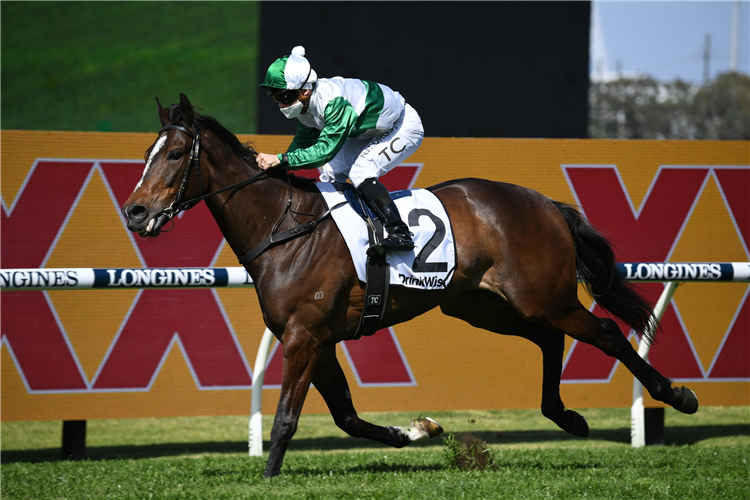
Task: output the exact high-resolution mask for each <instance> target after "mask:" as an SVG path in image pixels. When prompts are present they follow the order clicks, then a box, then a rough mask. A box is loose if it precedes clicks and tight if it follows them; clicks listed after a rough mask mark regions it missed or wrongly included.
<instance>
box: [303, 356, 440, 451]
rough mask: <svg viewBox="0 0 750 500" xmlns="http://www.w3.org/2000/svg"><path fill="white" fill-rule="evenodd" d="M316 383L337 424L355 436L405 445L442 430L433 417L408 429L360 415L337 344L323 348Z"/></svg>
mask: <svg viewBox="0 0 750 500" xmlns="http://www.w3.org/2000/svg"><path fill="white" fill-rule="evenodd" d="M312 382H313V385H314V386H315V388H316V389H317V390H318V392H320V395H321V396H323V399H324V400H325V402H326V404H327V405H328V409H329V410H330V411H331V416H332V417H333V420H334V422H336V425H337V426H338V427H339V428H341V430H343V431H344V432H346V433H347V434H349V435H350V436H352V437H358V438H367V439H371V440H373V441H377V442H379V443H383V444H387V445H389V446H394V447H396V448H402V447H404V446H406V445H408V444H409V443H411V442H412V441H417V440H420V439H424V438H432V437H435V436H437V435H439V434H440V433H442V428H441V427H440V426H439V425H437V423H435V422H434V421H432V420H430V419H419V420H416V421H413V422H412V427H411V428H410V429H404V428H401V427H393V426H388V427H381V426H379V425H374V424H371V423H369V422H366V421H364V420H362V419H361V418H359V416H357V411H356V410H355V409H354V405H353V404H352V396H351V393H350V392H349V384H348V383H347V381H346V376H345V375H344V371H343V370H342V369H341V365H340V364H339V361H338V359H337V358H336V346H335V345H330V346H326V347H324V348H323V352H322V353H321V355H320V358H319V359H318V364H317V366H316V368H315V374H314V375H313V380H312Z"/></svg>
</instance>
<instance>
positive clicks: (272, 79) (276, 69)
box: [260, 56, 289, 89]
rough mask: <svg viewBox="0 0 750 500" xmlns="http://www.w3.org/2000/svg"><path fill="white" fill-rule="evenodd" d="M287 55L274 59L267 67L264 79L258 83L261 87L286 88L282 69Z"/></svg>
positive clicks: (287, 57) (284, 67)
mask: <svg viewBox="0 0 750 500" xmlns="http://www.w3.org/2000/svg"><path fill="white" fill-rule="evenodd" d="M288 59H289V56H284V57H280V58H278V59H276V60H275V61H274V62H273V64H271V65H270V66H269V67H268V71H267V72H266V79H265V80H263V83H261V84H260V86H261V87H271V88H274V89H286V78H285V77H284V70H285V69H286V62H287V60H288Z"/></svg>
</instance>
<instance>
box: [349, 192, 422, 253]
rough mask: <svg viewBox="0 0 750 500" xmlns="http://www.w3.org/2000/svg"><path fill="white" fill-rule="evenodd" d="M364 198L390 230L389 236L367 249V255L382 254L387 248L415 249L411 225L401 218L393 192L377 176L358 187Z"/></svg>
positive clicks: (398, 249)
mask: <svg viewBox="0 0 750 500" xmlns="http://www.w3.org/2000/svg"><path fill="white" fill-rule="evenodd" d="M358 189H359V192H360V194H362V199H364V200H365V203H367V205H368V206H369V207H370V208H372V210H373V211H374V212H375V213H376V214H377V216H378V218H379V219H380V220H381V221H382V222H383V225H384V226H385V228H386V229H387V230H388V237H387V238H386V239H384V240H383V241H382V242H380V244H378V243H376V244H374V245H371V246H370V248H368V249H367V255H369V256H370V257H372V256H374V255H382V254H383V253H385V251H386V250H395V251H409V250H413V249H414V241H412V239H411V233H410V232H409V226H407V225H406V224H404V221H403V220H401V214H399V213H398V208H397V207H396V204H395V203H394V202H393V199H392V198H391V193H389V192H388V189H387V188H386V187H385V186H384V185H382V184H381V183H380V181H378V180H377V179H376V178H374V177H371V178H369V179H367V180H365V181H364V182H363V183H362V184H360V186H359V187H358Z"/></svg>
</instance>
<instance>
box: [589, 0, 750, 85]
mask: <svg viewBox="0 0 750 500" xmlns="http://www.w3.org/2000/svg"><path fill="white" fill-rule="evenodd" d="M735 3H737V4H738V5H739V11H740V16H739V19H740V22H739V46H738V48H739V51H738V60H737V63H738V64H737V70H738V71H740V72H742V73H745V74H748V72H750V37H748V30H749V27H750V1H748V0H742V1H739V2H735V1H734V0H729V1H725V0H715V1H688V2H686V1H661V2H653V1H634V0H631V1H614V0H594V1H592V2H591V9H592V12H591V19H592V30H591V35H592V36H591V48H592V52H591V62H590V69H591V73H592V76H595V75H596V74H597V71H598V68H599V67H600V65H597V63H596V62H595V61H601V62H602V64H601V68H602V70H604V71H606V70H608V71H609V72H616V71H617V70H618V69H619V70H620V71H621V72H624V73H634V72H640V73H645V74H648V75H650V76H652V77H654V78H656V79H657V80H659V81H665V82H671V81H674V80H675V79H677V78H680V79H682V80H685V81H688V82H690V83H697V84H701V83H703V75H704V67H705V57H704V54H705V50H706V34H707V33H708V34H709V35H710V37H711V42H710V43H711V49H710V59H709V63H708V68H709V75H710V78H711V79H713V78H715V77H716V75H717V74H719V73H723V72H726V71H729V68H730V50H731V38H732V35H731V33H732V12H733V9H734V4H735ZM597 21H598V22H597ZM602 54H604V56H602Z"/></svg>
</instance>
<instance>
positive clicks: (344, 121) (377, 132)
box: [257, 46, 424, 255]
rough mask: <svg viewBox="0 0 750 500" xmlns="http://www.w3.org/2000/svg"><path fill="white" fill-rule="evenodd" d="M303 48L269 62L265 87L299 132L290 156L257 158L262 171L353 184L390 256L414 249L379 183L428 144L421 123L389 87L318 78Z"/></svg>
mask: <svg viewBox="0 0 750 500" xmlns="http://www.w3.org/2000/svg"><path fill="white" fill-rule="evenodd" d="M304 56H305V49H304V47H301V46H298V47H295V48H294V49H293V50H292V54H291V55H289V56H284V57H281V58H279V59H277V60H276V61H274V62H273V64H271V66H269V68H268V72H267V73H266V79H265V81H264V82H263V83H262V84H261V85H260V86H261V87H262V88H265V89H266V91H267V93H268V95H269V96H270V97H272V98H273V100H274V101H276V102H277V103H278V104H279V110H280V111H281V112H282V113H283V114H284V116H285V117H287V118H288V119H290V120H291V119H293V118H296V119H297V133H296V134H295V136H294V139H293V140H292V144H291V145H290V146H289V149H287V151H286V153H281V154H267V153H259V154H258V157H257V161H258V166H260V168H262V169H263V170H265V169H268V168H272V167H276V166H283V167H288V168H289V169H291V170H296V169H310V168H318V167H322V172H323V173H322V174H321V176H320V180H321V181H323V182H346V180H347V179H349V180H350V181H351V183H352V184H353V185H354V187H355V188H356V189H357V190H358V191H359V193H360V194H361V195H362V199H363V200H365V202H366V203H367V205H368V206H369V207H370V208H372V210H373V211H374V212H375V213H376V214H377V215H378V217H379V218H380V219H381V220H382V221H383V224H384V225H385V227H386V229H387V230H388V237H387V238H386V239H385V240H384V241H383V242H382V246H380V245H373V246H372V247H370V249H368V251H367V253H368V255H374V253H379V254H382V253H383V252H384V251H385V250H404V251H408V250H412V249H413V248H414V242H413V241H412V238H411V233H410V232H409V228H408V226H407V225H406V224H405V223H404V221H403V220H402V219H401V215H400V214H399V212H398V208H396V204H395V203H394V202H393V199H392V198H391V195H390V193H389V192H388V189H386V187H385V186H383V184H381V183H380V181H378V177H380V176H381V175H385V174H386V173H387V172H388V171H389V170H391V169H392V168H394V167H395V166H397V165H399V164H400V163H401V162H402V161H404V160H405V159H406V158H407V157H409V156H410V155H411V154H412V153H413V152H414V151H416V150H417V148H418V147H419V145H420V144H421V143H422V139H423V138H424V129H423V128H422V120H421V119H420V118H419V115H418V114H417V112H416V111H415V110H414V108H412V107H411V106H410V105H409V104H407V103H406V101H405V100H404V98H403V97H401V94H399V93H398V92H395V91H393V90H391V89H390V88H388V87H386V86H385V85H381V84H378V83H374V82H370V81H366V80H356V79H349V78H342V77H338V76H337V77H334V78H321V79H318V75H317V74H316V73H315V71H314V70H313V69H312V67H311V66H310V63H309V62H308V60H307V59H306V58H305V57H304Z"/></svg>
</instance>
